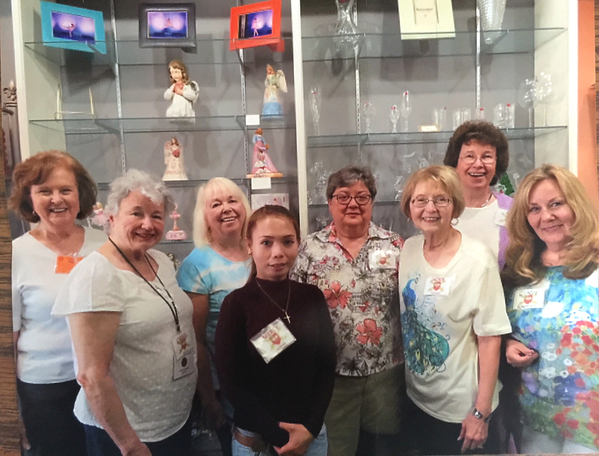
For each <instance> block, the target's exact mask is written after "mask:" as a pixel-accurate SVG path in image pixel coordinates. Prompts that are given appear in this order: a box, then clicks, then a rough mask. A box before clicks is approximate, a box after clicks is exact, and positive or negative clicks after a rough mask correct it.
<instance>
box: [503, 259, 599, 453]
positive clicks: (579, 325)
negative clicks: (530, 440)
mask: <svg viewBox="0 0 599 456" xmlns="http://www.w3.org/2000/svg"><path fill="white" fill-rule="evenodd" d="M562 271H563V268H562V267H551V268H549V269H548V271H547V274H546V276H545V279H544V280H543V281H542V282H541V283H539V284H535V285H528V286H525V287H521V288H518V289H516V290H513V291H512V292H508V295H507V296H506V301H507V303H508V316H509V317H510V321H511V323H512V327H513V331H514V337H515V338H517V339H518V340H520V341H521V342H522V343H524V344H525V345H526V346H527V347H529V348H533V349H535V350H536V351H538V352H539V355H540V356H539V358H538V360H537V361H535V362H534V363H533V364H532V365H530V366H528V367H527V368H525V369H524V370H523V371H522V389H521V394H520V401H521V403H522V409H523V415H524V419H525V422H526V423H527V424H529V425H531V426H532V427H533V428H535V429H536V430H537V431H539V432H541V433H543V434H546V435H548V436H550V437H557V436H559V435H561V436H562V437H564V438H566V439H570V440H573V441H575V442H577V443H579V444H581V445H584V446H587V447H590V448H593V447H597V448H599V323H598V321H599V315H598V312H599V290H598V281H599V276H598V272H597V270H596V271H595V272H594V273H593V274H591V276H589V277H588V278H587V279H579V280H571V279H567V278H565V277H564V276H563V274H562ZM539 289H542V290H545V291H544V295H543V294H542V293H541V294H540V295H538V294H537V295H535V293H537V291H536V290H539ZM533 296H536V298H538V301H539V303H538V305H534V304H531V300H532V299H533Z"/></svg>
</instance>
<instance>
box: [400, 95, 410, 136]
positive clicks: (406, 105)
mask: <svg viewBox="0 0 599 456" xmlns="http://www.w3.org/2000/svg"><path fill="white" fill-rule="evenodd" d="M411 112H412V103H411V101H410V92H409V91H407V90H406V91H405V92H404V93H403V94H402V96H401V131H404V132H405V131H408V119H409V118H410V113H411Z"/></svg>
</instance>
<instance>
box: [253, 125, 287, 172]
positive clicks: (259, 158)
mask: <svg viewBox="0 0 599 456" xmlns="http://www.w3.org/2000/svg"><path fill="white" fill-rule="evenodd" d="M252 141H253V143H254V151H253V153H252V172H251V174H248V175H247V177H249V178H253V177H283V175H282V174H281V173H280V172H278V171H277V168H275V165H273V163H272V160H271V159H270V156H269V155H268V152H267V150H268V148H269V145H268V144H267V143H266V141H264V138H263V137H262V128H258V129H257V130H256V134H255V135H254V138H253V140H252Z"/></svg>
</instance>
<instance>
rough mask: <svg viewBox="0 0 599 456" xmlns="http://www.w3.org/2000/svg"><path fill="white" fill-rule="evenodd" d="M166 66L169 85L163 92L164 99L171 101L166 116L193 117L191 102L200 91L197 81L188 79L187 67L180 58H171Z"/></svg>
mask: <svg viewBox="0 0 599 456" xmlns="http://www.w3.org/2000/svg"><path fill="white" fill-rule="evenodd" d="M168 68H169V73H170V77H171V86H170V87H169V88H168V89H166V91H165V92H164V99H165V100H172V102H171V105H170V107H169V108H168V109H167V110H166V117H195V111H194V110H193V104H194V103H195V102H196V100H197V99H198V94H199V93H200V88H199V86H198V83H197V82H195V81H190V80H189V77H188V75H187V67H186V66H185V64H184V63H183V62H181V61H180V60H172V61H171V62H170V63H169V64H168Z"/></svg>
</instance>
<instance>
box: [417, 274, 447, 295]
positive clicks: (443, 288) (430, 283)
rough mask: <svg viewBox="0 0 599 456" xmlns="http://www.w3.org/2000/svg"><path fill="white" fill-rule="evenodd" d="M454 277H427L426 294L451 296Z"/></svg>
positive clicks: (425, 283)
mask: <svg viewBox="0 0 599 456" xmlns="http://www.w3.org/2000/svg"><path fill="white" fill-rule="evenodd" d="M452 284H453V277H427V278H426V281H425V282H424V294H425V296H426V295H429V296H430V295H433V296H434V295H436V296H449V292H450V291H451V285H452Z"/></svg>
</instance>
